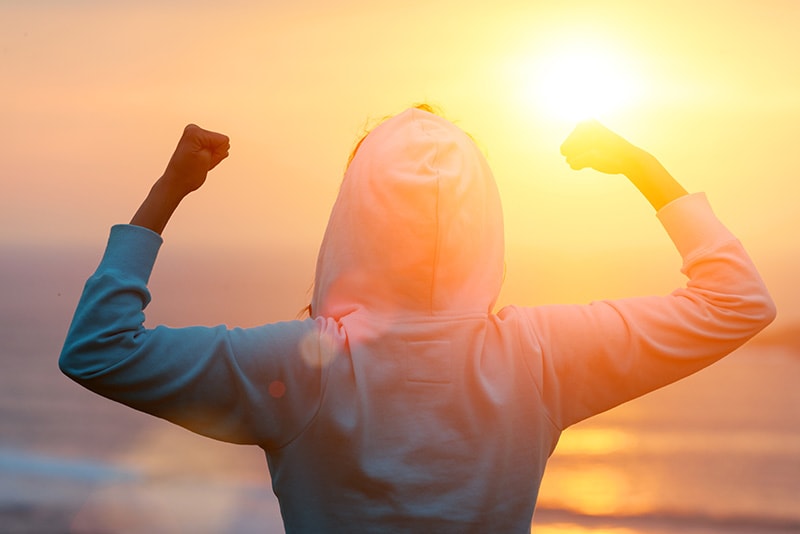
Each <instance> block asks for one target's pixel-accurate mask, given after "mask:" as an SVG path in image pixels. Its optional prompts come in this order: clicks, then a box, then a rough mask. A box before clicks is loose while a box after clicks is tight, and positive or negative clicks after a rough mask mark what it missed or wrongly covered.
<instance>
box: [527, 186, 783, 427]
mask: <svg viewBox="0 0 800 534" xmlns="http://www.w3.org/2000/svg"><path fill="white" fill-rule="evenodd" d="M658 217H659V219H660V220H661V222H662V224H663V225H664V228H665V229H666V230H667V233H668V234H669V236H670V238H671V239H672V241H673V242H674V244H675V246H676V248H677V249H678V252H679V253H680V254H681V256H682V258H683V267H682V272H683V273H684V274H685V275H686V276H687V277H688V282H687V284H686V286H685V287H681V288H678V289H676V290H675V291H673V292H672V293H671V294H669V295H665V296H651V297H637V298H628V299H619V300H607V301H599V302H593V303H591V304H587V305H556V306H541V307H532V308H520V309H516V312H517V313H519V314H521V317H522V318H523V320H522V336H523V338H524V339H526V340H527V342H526V343H524V345H525V346H527V347H528V348H529V353H528V357H527V359H528V363H529V369H530V370H531V373H532V375H533V378H534V381H535V382H536V383H537V387H538V388H539V390H540V393H541V395H542V397H543V403H544V405H545V406H546V407H547V410H548V414H549V415H550V417H551V420H552V421H553V423H554V424H555V425H556V426H557V427H559V428H560V429H564V428H566V427H567V426H570V425H572V424H574V423H576V422H578V421H581V420H582V419H585V418H587V417H589V416H591V415H594V414H597V413H600V412H603V411H605V410H608V409H609V408H612V407H614V406H616V405H618V404H621V403H623V402H626V401H628V400H631V399H633V398H636V397H638V396H640V395H643V394H645V393H647V392H650V391H653V390H655V389H657V388H660V387H662V386H664V385H666V384H669V383H671V382H674V381H676V380H679V379H680V378H683V377H685V376H688V375H690V374H692V373H694V372H696V371H698V370H700V369H702V368H704V367H706V366H708V365H710V364H711V363H713V362H715V361H717V360H718V359H720V358H722V357H723V356H725V355H727V354H729V353H730V352H732V351H733V350H735V349H736V348H738V347H740V346H741V345H742V344H744V343H745V342H746V341H747V340H748V339H750V338H751V337H753V336H754V335H756V334H757V333H758V332H759V331H760V330H761V329H763V328H764V327H766V326H767V325H768V324H769V323H770V322H771V321H772V320H773V319H774V317H775V306H774V303H773V301H772V299H771V297H770V295H769V293H768V291H767V288H766V286H765V285H764V282H763V280H762V279H761V277H760V276H759V273H758V271H757V270H756V267H755V265H753V262H752V261H751V260H750V258H749V256H748V255H747V253H746V251H745V250H744V248H743V247H742V244H741V243H740V242H739V240H738V239H736V237H735V236H733V235H732V234H731V233H730V231H728V229H727V228H725V226H723V224H722V223H721V222H720V221H719V220H718V219H717V218H716V216H715V215H714V213H713V212H712V210H711V208H710V206H709V204H708V201H707V200H706V197H705V195H703V194H702V193H699V194H694V195H687V196H684V197H681V198H679V199H677V200H675V201H673V202H671V203H670V204H668V205H667V206H665V207H663V208H662V209H661V210H660V211H659V212H658Z"/></svg>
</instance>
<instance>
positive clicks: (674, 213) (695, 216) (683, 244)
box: [656, 193, 736, 260]
mask: <svg viewBox="0 0 800 534" xmlns="http://www.w3.org/2000/svg"><path fill="white" fill-rule="evenodd" d="M656 216H657V217H658V219H659V220H660V221H661V224H662V225H663V226H664V228H665V229H666V231H667V233H668V234H669V237H670V239H672V242H673V243H675V246H676V247H677V249H678V252H680V254H681V256H682V257H683V258H684V260H688V259H689V258H691V257H692V256H694V255H695V254H699V253H702V252H703V251H705V250H708V249H711V248H714V247H716V246H718V245H720V244H722V243H725V242H728V241H731V240H734V239H736V238H735V236H734V235H733V234H731V232H730V231H729V230H728V229H727V228H726V227H725V226H724V225H723V224H722V223H721V222H720V220H719V219H717V216H716V215H714V212H713V211H712V210H711V205H710V204H709V203H708V199H707V198H706V195H705V193H693V194H691V195H684V196H682V197H680V198H677V199H675V200H673V201H672V202H670V203H669V204H667V205H666V206H664V207H663V208H661V209H660V210H659V211H658V213H657V214H656Z"/></svg>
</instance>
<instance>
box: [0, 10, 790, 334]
mask: <svg viewBox="0 0 800 534" xmlns="http://www.w3.org/2000/svg"><path fill="white" fill-rule="evenodd" d="M270 4H273V5H270ZM596 4H599V3H596V2H527V1H513V2H512V1H503V0H498V1H495V2H491V3H477V2H476V3H468V2H467V3H465V2H463V1H450V0H445V1H436V0H425V1H416V0H411V1H407V2H403V3H400V2H398V3H392V4H389V3H386V2H367V1H363V0H340V1H337V2H327V1H325V2H323V1H321V0H307V1H297V2H277V1H275V2H257V1H245V0H233V1H231V2H224V3H222V2H210V1H200V2H192V1H189V0H184V1H176V2H157V1H155V0H139V1H136V2H134V1H130V2H123V1H119V2H102V1H99V0H76V1H74V2H59V1H55V0H49V1H46V0H38V1H35V2H28V1H24V0H11V1H6V2H3V4H2V6H0V65H2V77H3V80H2V84H0V97H2V106H0V125H1V127H0V146H2V148H3V150H2V152H3V157H2V158H0V179H2V184H3V194H2V195H0V249H1V248H2V247H4V246H10V245H14V244H19V243H23V244H27V245H30V246H34V247H51V246H53V245H56V244H67V245H73V244H74V245H76V246H77V245H82V244H92V245H94V246H97V247H101V246H102V244H103V242H104V240H105V237H106V234H107V231H108V227H109V226H110V225H111V224H113V223H116V222H126V221H127V220H128V219H129V217H130V215H131V214H132V213H133V211H134V210H135V208H136V206H137V205H138V203H139V201H140V200H141V198H142V197H143V196H144V195H145V194H146V192H147V190H148V188H149V186H150V184H151V182H152V181H153V180H154V179H155V178H157V177H158V175H159V174H160V172H161V171H162V170H163V167H164V165H165V164H166V161H167V159H168V157H169V155H170V153H171V150H172V148H173V147H174V144H175V142H176V140H177V136H178V135H179V134H180V131H181V129H182V127H183V125H184V124H186V123H187V122H196V123H198V124H200V125H201V126H204V127H207V128H210V129H216V130H219V131H222V132H224V133H226V134H228V135H230V137H231V143H232V150H231V157H230V158H229V160H227V161H225V162H224V163H223V164H222V165H221V166H220V167H219V168H218V169H217V170H215V171H214V172H213V175H212V177H211V179H210V182H209V183H208V184H207V186H206V187H205V188H204V189H203V190H201V191H200V192H198V193H195V194H194V195H192V197H190V198H189V199H188V200H187V202H186V203H185V205H184V206H182V207H181V208H180V210H179V212H178V213H177V215H176V216H175V218H174V219H173V222H172V223H171V226H170V227H169V228H168V229H167V231H166V233H165V237H166V239H167V241H168V245H169V246H171V247H175V248H181V247H182V248H184V249H186V250H190V249H198V247H200V250H203V251H217V250H227V251H230V250H245V249H249V250H252V249H254V248H258V249H260V250H265V251H275V254H277V255H282V254H283V252H284V251H286V250H291V251H293V252H294V255H292V256H291V257H293V258H294V257H299V258H301V259H300V260H297V261H298V262H299V263H300V264H301V265H300V264H299V265H298V266H297V267H298V269H299V270H301V271H302V273H303V276H302V277H303V278H305V279H308V280H310V278H308V277H309V276H310V273H311V271H313V257H314V255H315V253H316V248H317V246H318V244H319V241H320V239H321V236H322V232H323V231H324V227H325V222H326V220H327V216H328V212H329V209H330V206H331V204H332V201H333V198H334V195H335V193H336V190H337V187H338V182H339V179H340V176H341V172H342V170H343V166H344V163H345V160H346V156H347V153H348V152H349V150H350V148H351V147H352V145H353V144H354V142H355V141H356V139H357V138H358V136H359V135H360V134H361V132H362V129H363V127H364V125H365V123H366V122H368V121H369V120H375V119H378V118H380V117H382V116H384V115H387V114H391V113H395V112H398V111H400V110H402V109H403V108H405V107H407V106H408V105H409V104H412V103H416V102H419V101H429V102H432V103H434V104H438V105H439V106H441V107H442V108H443V110H444V112H445V113H446V115H447V116H448V117H449V118H451V119H453V120H454V121H455V122H457V123H458V124H459V125H461V126H462V127H463V128H464V129H465V130H467V131H468V132H470V133H471V134H472V135H473V136H474V137H475V138H476V139H477V141H478V142H479V144H480V145H481V147H482V148H483V149H484V150H485V151H486V153H487V155H488V158H489V162H490V164H491V165H492V167H493V169H494V170H495V174H496V177H497V180H498V184H499V187H500V189H501V195H502V197H503V202H504V209H505V214H506V228H507V240H508V244H507V248H508V252H507V263H508V274H507V281H506V287H505V290H504V293H503V296H502V299H501V300H502V301H503V302H509V301H514V302H519V303H523V304H536V303H540V302H552V301H585V300H589V299H593V298H604V297H618V296H624V295H629V294H639V293H652V292H656V293H662V292H664V291H668V290H669V289H670V288H671V287H672V285H674V283H675V282H676V281H679V280H680V277H678V276H676V275H675V274H674V273H675V271H676V270H677V267H678V265H679V263H678V259H677V256H676V254H675V253H674V252H673V250H672V248H671V247H670V245H669V243H668V241H667V239H666V237H665V235H664V233H663V231H662V230H661V229H660V228H659V225H658V223H657V221H656V219H655V217H654V216H653V215H652V212H651V208H650V206H649V205H647V203H646V202H645V201H643V200H641V199H640V198H638V197H637V193H636V192H635V191H634V190H633V188H632V187H630V186H629V185H628V184H626V183H625V182H624V180H622V179H621V178H619V177H607V176H601V175H598V174H596V173H592V172H590V171H582V172H581V173H575V172H573V171H571V170H570V169H569V168H568V167H567V166H566V165H565V164H564V163H563V160H562V158H561V157H560V155H559V153H558V146H559V144H560V143H561V141H562V139H563V137H564V136H565V135H566V134H567V133H568V132H569V130H570V128H571V123H569V122H568V121H566V120H564V119H562V118H559V117H557V116H554V115H553V114H551V113H548V112H547V110H546V109H543V107H542V103H541V102H536V101H535V98H534V95H535V94H536V84H537V83H538V82H537V80H536V79H531V77H530V76H529V74H530V72H533V71H535V70H536V65H538V64H539V62H541V61H545V60H547V57H548V55H550V56H552V54H554V50H557V49H558V47H559V46H563V44H564V43H569V42H575V41H579V40H585V41H588V42H589V43H598V44H600V45H602V47H604V48H605V47H607V48H608V49H609V50H612V51H613V53H615V54H617V55H618V56H619V57H620V58H622V60H623V61H624V62H625V64H626V65H628V68H629V69H631V72H632V73H633V76H634V78H636V80H637V83H638V84H639V85H640V86H641V94H639V96H638V97H637V98H636V99H634V101H632V102H629V103H627V104H625V105H622V106H620V108H619V109H617V110H616V111H613V112H610V113H609V114H608V115H607V116H601V119H602V120H604V122H606V124H608V125H609V126H610V127H611V128H613V129H615V130H617V131H618V132H620V133H621V134H623V135H625V136H627V137H628V138H629V139H631V140H632V141H633V142H635V143H637V144H639V145H641V146H643V147H645V148H647V149H648V150H650V151H651V152H653V153H654V154H655V155H656V156H657V157H659V159H661V161H662V162H663V163H664V164H665V165H666V166H667V168H668V169H670V170H671V171H672V172H673V174H674V175H675V176H676V177H677V178H678V179H679V180H681V181H682V182H683V183H684V185H685V186H686V187H687V189H690V190H693V191H697V190H703V191H706V192H707V193H708V195H709V197H710V199H711V201H712V204H713V206H714V207H715V210H716V211H717V213H718V214H719V215H720V216H721V218H722V219H723V220H724V221H725V222H726V223H727V224H728V225H729V226H730V227H731V228H732V229H733V230H734V231H735V232H736V233H737V234H738V235H739V236H740V237H741V238H742V240H743V241H744V242H745V244H746V245H747V247H748V249H749V250H750V251H751V253H752V255H753V257H754V258H755V259H756V262H757V263H758V265H759V266H760V268H761V269H762V272H763V274H764V276H765V278H766V279H767V283H768V285H769V286H770V287H771V288H772V290H773V293H774V294H775V297H776V300H777V302H778V306H779V311H780V313H781V314H782V318H781V319H782V320H788V319H800V306H798V305H797V304H795V303H796V302H800V300H799V299H800V287H798V284H797V283H796V282H795V278H796V273H797V272H800V246H798V238H797V237H796V235H795V229H797V228H800V210H797V208H796V206H795V205H796V204H797V198H798V196H800V172H798V171H800V163H798V158H797V154H798V149H797V143H798V140H799V139H800V62H798V61H797V60H796V57H797V54H798V52H800V33H798V32H797V28H800V4H798V3H797V2H793V1H791V0H784V1H777V0H767V1H763V2H729V1H723V0H717V1H703V2H693V1H692V2H690V1H677V2H675V1H672V2H660V1H658V2H636V1H617V2H603V3H602V4H603V8H602V9H601V8H600V7H598V5H596ZM223 5H224V7H222V6H223ZM388 5H391V6H392V7H387V6H388ZM584 83H585V84H586V85H588V86H591V85H592V84H594V83H597V80H592V79H586V80H585V81H584ZM297 251H300V252H299V253H297ZM298 254H299V256H298ZM87 274H88V273H87ZM306 286H307V282H303V284H301V287H300V291H301V292H304V291H305V289H306Z"/></svg>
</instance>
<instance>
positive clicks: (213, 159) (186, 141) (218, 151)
mask: <svg viewBox="0 0 800 534" xmlns="http://www.w3.org/2000/svg"><path fill="white" fill-rule="evenodd" d="M230 146H231V145H230V141H229V139H228V137H227V136H225V135H223V134H220V133H216V132H211V131H208V130H204V129H202V128H200V127H199V126H196V125H194V124H189V125H188V126H186V128H184V130H183V135H182V136H181V139H180V141H178V146H177V147H175V152H174V153H173V154H172V158H170V160H169V163H168V164H167V168H166V170H165V171H164V174H163V176H161V178H159V179H158V181H156V183H155V184H154V185H153V187H152V189H151V190H150V194H148V195H147V198H145V199H144V202H142V205H141V206H139V209H138V211H137V212H136V214H135V215H134V216H133V219H131V224H133V225H136V226H142V227H144V228H148V229H150V230H152V231H154V232H155V233H157V234H161V232H163V231H164V227H165V226H166V225H167V222H168V221H169V219H170V217H171V216H172V214H173V212H174V211H175V209H176V208H177V207H178V204H180V203H181V201H182V200H183V199H184V197H185V196H186V195H188V194H189V193H191V192H192V191H195V190H197V189H199V188H200V187H201V186H202V185H203V184H204V183H205V181H206V176H207V175H208V172H209V171H210V170H211V169H213V168H214V167H216V166H217V165H218V164H219V162H221V161H222V160H223V159H225V158H227V157H228V150H230Z"/></svg>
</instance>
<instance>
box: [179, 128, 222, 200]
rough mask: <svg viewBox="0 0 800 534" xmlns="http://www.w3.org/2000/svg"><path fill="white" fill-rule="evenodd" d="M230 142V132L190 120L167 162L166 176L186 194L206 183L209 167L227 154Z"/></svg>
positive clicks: (211, 167) (212, 166)
mask: <svg viewBox="0 0 800 534" xmlns="http://www.w3.org/2000/svg"><path fill="white" fill-rule="evenodd" d="M230 146H231V145H230V140H229V139H228V136H226V135H223V134H221V133H216V132H212V131H209V130H204V129H203V128H200V127H199V126H197V125H195V124H189V125H188V126H186V128H184V130H183V135H182V136H181V138H180V141H178V146H177V147H175V152H174V153H173V154H172V158H170V160H169V163H168V164H167V169H166V170H165V171H164V179H165V180H168V181H169V183H170V185H171V186H172V187H175V188H177V189H178V190H180V191H182V192H183V193H184V194H188V193H191V192H192V191H194V190H196V189H198V188H199V187H200V186H202V185H203V183H205V180H206V175H207V174H208V171H210V170H211V169H213V168H214V167H216V166H217V165H218V164H219V162H220V161H222V160H223V159H225V158H227V157H228V150H230Z"/></svg>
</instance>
